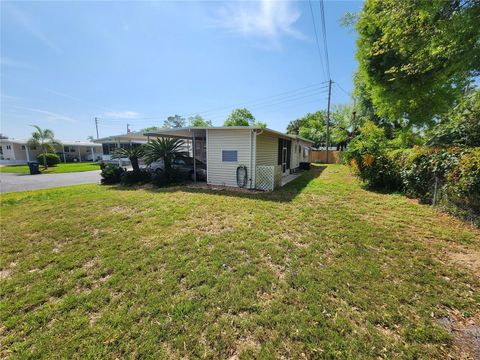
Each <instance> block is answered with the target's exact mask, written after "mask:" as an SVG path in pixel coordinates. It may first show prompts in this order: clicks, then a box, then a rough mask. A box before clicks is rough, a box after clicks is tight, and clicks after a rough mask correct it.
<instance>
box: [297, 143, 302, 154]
mask: <svg viewBox="0 0 480 360" xmlns="http://www.w3.org/2000/svg"><path fill="white" fill-rule="evenodd" d="M298 154H299V155H301V154H302V147H301V146H300V145H298Z"/></svg>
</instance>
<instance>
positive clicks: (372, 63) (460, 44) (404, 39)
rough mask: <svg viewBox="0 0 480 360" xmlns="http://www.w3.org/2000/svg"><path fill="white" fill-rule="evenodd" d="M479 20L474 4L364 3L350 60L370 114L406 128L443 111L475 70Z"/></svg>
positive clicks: (479, 55) (479, 63)
mask: <svg viewBox="0 0 480 360" xmlns="http://www.w3.org/2000/svg"><path fill="white" fill-rule="evenodd" d="M479 17H480V2H478V1H475V0H470V1H469V0H465V1H444V0H431V1H413V0H409V1H397V0H368V1H366V2H365V4H364V7H363V10H362V11H361V12H360V14H359V16H358V21H357V23H356V29H357V31H358V34H359V38H358V41H357V54H356V57H357V59H358V62H359V72H358V77H359V79H361V80H362V82H363V84H362V86H364V89H363V91H364V92H366V94H367V95H368V96H367V98H368V100H369V101H371V103H372V106H373V109H374V112H375V114H376V115H377V116H379V117H383V118H386V119H388V120H390V121H395V120H400V119H406V121H407V124H408V127H410V126H413V125H415V124H417V125H422V124H430V123H431V122H432V120H433V119H434V118H435V117H436V116H439V115H441V114H444V113H445V112H447V111H448V109H449V108H451V107H452V105H454V104H455V102H456V101H457V100H458V99H459V98H460V97H461V95H462V94H463V92H464V89H465V86H466V85H467V84H468V83H469V81H470V79H471V78H472V77H473V76H475V75H478V74H479V72H480V42H479V41H478V39H479V38H480V26H478V18H479ZM372 120H374V119H372Z"/></svg>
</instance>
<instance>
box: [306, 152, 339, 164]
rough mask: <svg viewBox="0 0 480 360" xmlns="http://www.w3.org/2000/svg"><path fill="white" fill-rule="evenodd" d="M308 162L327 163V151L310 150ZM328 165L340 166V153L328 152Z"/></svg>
mask: <svg viewBox="0 0 480 360" xmlns="http://www.w3.org/2000/svg"><path fill="white" fill-rule="evenodd" d="M309 161H310V162H319V163H323V164H326V163H327V151H326V150H310V155H309ZM328 163H329V164H341V163H342V152H341V151H336V150H329V151H328Z"/></svg>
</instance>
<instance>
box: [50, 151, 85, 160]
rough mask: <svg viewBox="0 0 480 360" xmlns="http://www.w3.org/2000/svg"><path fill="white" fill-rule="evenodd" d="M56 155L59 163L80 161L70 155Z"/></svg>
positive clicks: (61, 153)
mask: <svg viewBox="0 0 480 360" xmlns="http://www.w3.org/2000/svg"><path fill="white" fill-rule="evenodd" d="M56 154H57V155H58V157H59V158H60V161H61V162H64V161H66V162H79V161H80V159H79V158H78V156H76V155H72V154H69V153H63V152H57V153H56Z"/></svg>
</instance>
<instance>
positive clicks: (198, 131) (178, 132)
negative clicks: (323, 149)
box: [143, 126, 313, 144]
mask: <svg viewBox="0 0 480 360" xmlns="http://www.w3.org/2000/svg"><path fill="white" fill-rule="evenodd" d="M245 129H251V130H260V131H265V132H269V133H272V134H275V135H278V136H283V137H287V138H291V139H298V140H302V141H306V142H308V143H311V144H313V141H311V140H308V139H305V138H303V137H301V136H298V135H291V134H284V133H282V132H280V131H276V130H272V129H268V128H263V127H260V126H208V127H207V126H205V127H204V126H201V127H200V126H190V127H183V128H171V129H170V128H168V129H160V130H157V131H154V132H147V133H144V134H143V135H145V136H149V137H162V136H164V137H177V138H191V137H192V136H193V133H195V136H205V131H206V130H245Z"/></svg>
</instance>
